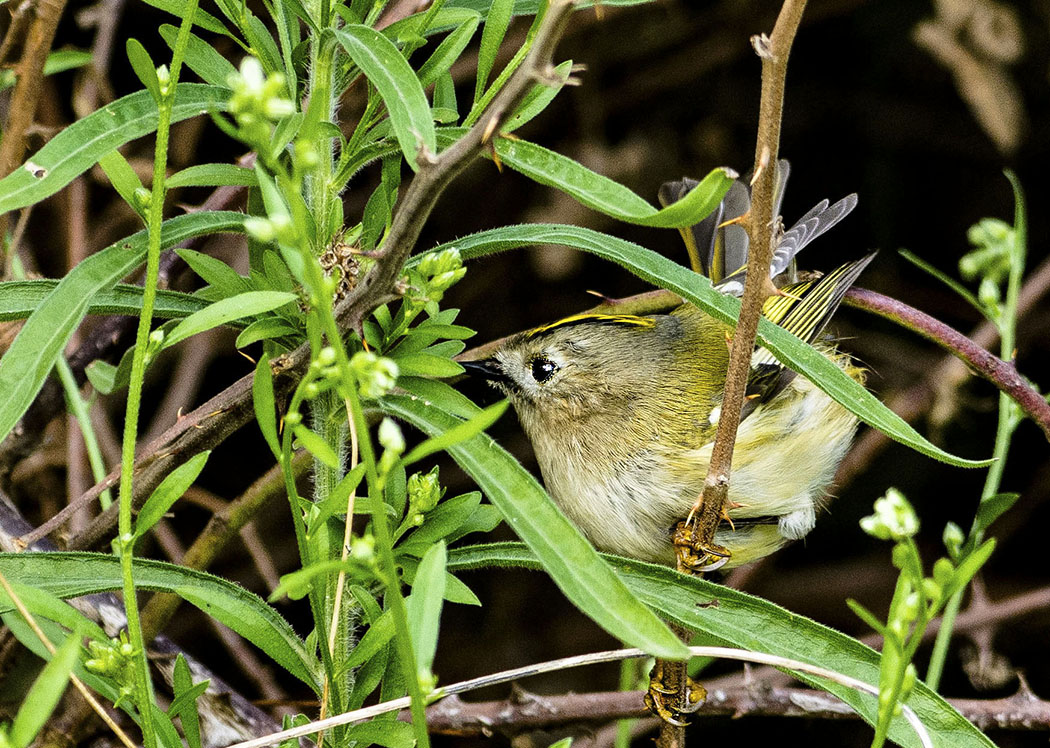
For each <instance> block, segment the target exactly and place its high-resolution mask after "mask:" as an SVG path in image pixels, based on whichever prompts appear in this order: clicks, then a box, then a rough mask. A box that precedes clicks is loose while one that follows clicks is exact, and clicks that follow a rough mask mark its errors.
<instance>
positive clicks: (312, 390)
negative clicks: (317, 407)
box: [303, 382, 321, 400]
mask: <svg viewBox="0 0 1050 748" xmlns="http://www.w3.org/2000/svg"><path fill="white" fill-rule="evenodd" d="M320 394H321V388H320V387H318V386H317V382H307V383H306V385H305V386H303V397H305V398H306V399H307V400H313V399H314V398H315V397H317V396H318V395H320Z"/></svg>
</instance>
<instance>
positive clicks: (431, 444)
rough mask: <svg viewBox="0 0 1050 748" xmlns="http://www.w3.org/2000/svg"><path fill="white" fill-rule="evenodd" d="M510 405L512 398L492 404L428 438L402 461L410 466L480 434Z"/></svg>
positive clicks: (406, 465)
mask: <svg viewBox="0 0 1050 748" xmlns="http://www.w3.org/2000/svg"><path fill="white" fill-rule="evenodd" d="M509 406H510V400H501V401H500V402H498V403H494V404H492V405H490V406H489V407H487V408H485V409H484V410H483V411H481V412H480V413H478V414H477V415H475V416H474V417H473V418H471V419H470V420H467V421H463V422H462V423H459V424H456V425H455V426H453V427H452V428H450V429H449V430H448V431H446V432H444V433H443V434H441V435H440V436H435V437H432V438H430V439H427V440H426V441H425V442H423V443H422V444H420V445H418V446H416V447H414V448H413V449H412V450H410V451H409V453H408V454H407V455H405V456H404V457H403V458H402V460H401V461H402V463H403V464H404V465H405V467H408V466H409V465H412V464H413V463H416V462H419V461H420V460H422V459H423V458H424V457H429V456H430V455H432V454H434V453H435V452H440V451H442V450H445V449H448V448H449V447H451V446H452V445H453V444H458V443H459V442H462V441H466V440H467V439H469V438H471V437H472V436H476V435H478V434H480V433H481V432H482V431H485V430H486V429H487V428H488V427H489V426H491V425H492V424H494V423H495V422H496V421H498V420H499V419H500V418H501V417H502V416H503V414H504V413H506V412H507V408H508V407H509Z"/></svg>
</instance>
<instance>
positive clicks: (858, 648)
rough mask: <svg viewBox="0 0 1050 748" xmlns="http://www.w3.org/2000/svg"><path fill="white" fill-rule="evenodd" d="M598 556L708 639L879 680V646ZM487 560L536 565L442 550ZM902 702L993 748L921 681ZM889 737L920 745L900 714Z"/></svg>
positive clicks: (961, 743)
mask: <svg viewBox="0 0 1050 748" xmlns="http://www.w3.org/2000/svg"><path fill="white" fill-rule="evenodd" d="M604 557H605V559H606V560H607V561H608V562H609V564H610V565H611V566H612V567H613V568H614V569H616V572H617V574H619V576H620V578H621V579H622V580H623V582H624V583H625V584H626V585H627V586H628V587H629V588H630V589H631V591H632V592H633V593H634V594H635V595H637V596H638V597H639V598H640V599H641V600H643V601H644V602H645V603H646V604H648V605H649V606H650V607H651V608H652V609H653V610H655V611H656V612H657V613H659V614H660V615H661V616H663V617H664V618H665V619H667V620H670V621H674V622H676V623H678V624H680V625H682V626H685V627H686V628H689V629H692V630H693V631H697V632H701V633H704V634H707V635H709V636H711V637H712V638H713V640H714V641H715V642H724V643H725V644H727V645H729V646H734V647H739V648H742V649H747V650H750V651H752V652H765V653H768V654H772V655H778V656H781V657H787V658H790V659H793V660H800V661H802V662H808V663H810V664H813V665H819V666H821V667H826V668H829V669H830V670H834V671H837V672H839V673H843V674H845V675H849V676H851V677H853V678H857V679H858V680H862V681H864V682H866V683H870V684H872V685H877V684H878V682H879V653H878V652H876V651H874V650H873V649H871V648H870V647H867V646H865V645H863V644H861V643H860V642H858V641H857V640H856V639H853V638H851V637H848V636H846V635H845V634H842V633H839V632H838V631H835V630H834V629H831V628H828V627H827V626H824V625H822V624H820V623H817V622H815V621H812V620H810V619H808V618H805V617H803V616H800V615H797V614H795V613H791V612H790V611H787V610H785V609H783V608H781V607H779V606H778V605H774V604H773V603H771V602H768V601H766V600H763V599H761V598H758V597H754V596H752V595H748V594H747V593H745V592H740V591H738V590H733V589H730V588H728V587H723V586H722V585H720V584H715V583H713V582H708V581H706V580H703V579H699V578H698V577H693V576H687V575H685V574H679V573H678V572H676V571H674V570H673V569H670V568H667V567H663V566H656V565H654V564H647V563H643V562H641V561H635V560H633V559H628V558H622V557H619V556H611V555H606V556H604ZM489 566H500V567H507V566H513V567H522V568H529V569H538V568H540V564H539V562H538V561H537V559H536V556H535V555H534V554H533V553H532V552H531V551H529V549H527V548H525V547H524V546H523V545H521V544H520V543H493V544H489V545H478V546H471V547H468V548H461V549H456V550H453V551H451V552H450V553H449V563H448V568H449V570H450V571H459V570H464V569H475V568H482V567H489ZM795 675H796V677H798V678H799V679H801V680H803V681H806V682H807V683H810V684H812V685H814V686H816V687H818V688H821V689H823V690H825V691H828V692H829V693H832V694H834V695H836V696H838V697H839V698H841V699H842V700H843V701H845V702H846V703H847V704H849V705H850V706H851V707H852V708H853V709H855V710H856V711H857V712H858V713H859V714H860V715H861V717H863V718H864V719H865V720H866V721H867V722H868V723H869V724H874V721H875V718H876V715H877V711H878V708H877V704H876V699H875V697H873V696H870V695H868V694H861V693H858V692H857V691H855V690H853V689H851V688H848V687H846V686H842V685H838V684H835V683H830V682H828V681H824V680H820V679H818V678H816V677H814V676H809V675H806V674H805V673H797V674H795ZM908 706H910V707H911V708H912V709H914V710H915V712H916V714H917V715H918V717H919V719H920V720H921V721H922V723H923V725H924V726H925V727H926V729H927V730H928V731H929V732H930V734H931V737H932V738H933V740H934V745H936V746H938V748H940V747H943V748H994V746H993V744H992V742H991V741H990V740H989V739H988V738H987V737H986V736H985V735H984V734H982V733H981V731H980V730H978V729H977V728H976V727H975V726H974V725H972V724H970V723H969V722H968V721H967V720H966V719H965V718H964V717H963V716H962V715H961V714H959V713H958V712H957V711H955V709H953V708H952V706H951V705H950V704H948V702H946V701H945V700H944V699H943V698H941V697H940V696H938V695H937V694H936V693H934V692H933V691H931V690H930V689H929V688H927V687H926V685H925V684H923V683H918V684H917V685H916V687H915V691H914V692H913V694H912V695H911V697H910V698H909V700H908ZM890 737H891V739H892V740H894V741H895V742H897V743H898V744H900V745H902V746H907V747H908V748H911V747H912V746H919V745H920V743H919V740H918V738H917V736H916V734H915V731H914V730H913V729H912V728H911V726H910V725H908V723H907V722H906V721H905V719H904V718H903V717H897V718H896V719H895V720H894V722H893V727H892V729H891V731H890Z"/></svg>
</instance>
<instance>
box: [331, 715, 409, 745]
mask: <svg viewBox="0 0 1050 748" xmlns="http://www.w3.org/2000/svg"><path fill="white" fill-rule="evenodd" d="M344 737H345V739H346V741H347V742H348V743H349V744H351V745H353V744H356V745H369V744H375V745H381V746H383V748H412V746H414V745H415V744H416V737H415V732H414V731H413V729H412V725H410V724H409V723H408V722H397V721H395V720H391V719H374V720H372V721H371V722H365V723H364V724H359V725H354V726H353V727H351V728H350V729H349V730H347V731H346V735H345V736H344Z"/></svg>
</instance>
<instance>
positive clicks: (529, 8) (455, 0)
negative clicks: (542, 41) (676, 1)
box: [445, 0, 653, 16]
mask: <svg viewBox="0 0 1050 748" xmlns="http://www.w3.org/2000/svg"><path fill="white" fill-rule="evenodd" d="M650 2H653V0H580V2H578V3H576V4H575V5H574V6H573V7H574V9H575V10H583V9H584V8H593V7H594V6H596V5H598V6H601V7H605V8H621V7H630V6H632V5H644V4H645V3H650ZM540 3H541V0H516V2H515V3H514V15H516V16H534V15H536V14H537V13H538V12H539V10H540ZM490 5H492V0H448V2H447V4H446V6H445V10H446V11H447V12H452V11H455V10H462V9H470V10H474V11H477V12H478V13H481V14H482V15H485V14H486V13H488V9H489V6H490ZM544 7H546V6H544Z"/></svg>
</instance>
